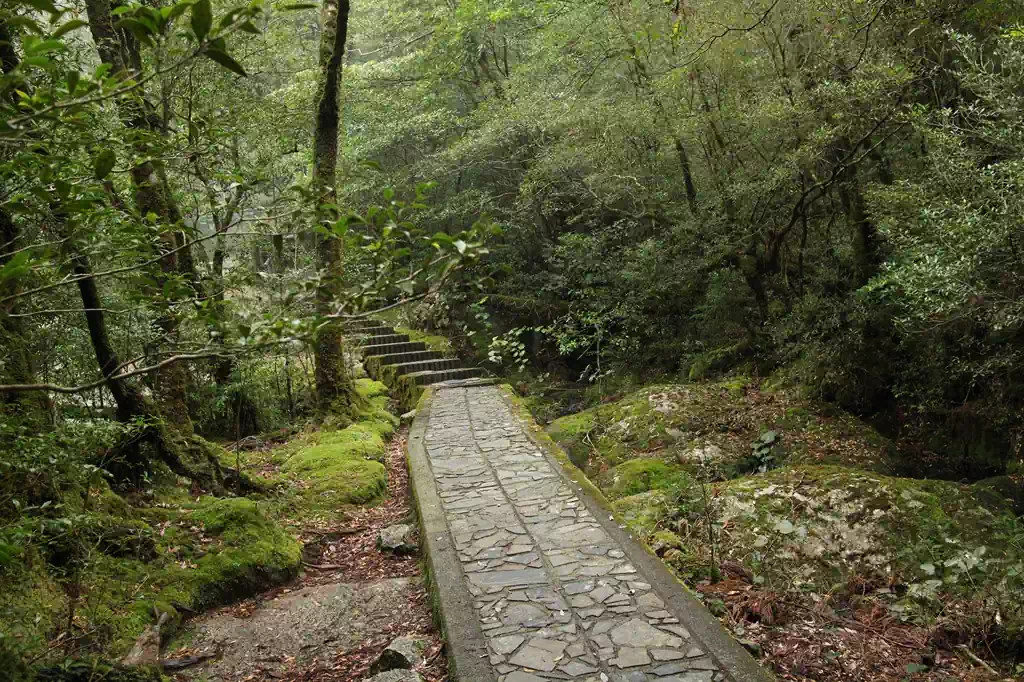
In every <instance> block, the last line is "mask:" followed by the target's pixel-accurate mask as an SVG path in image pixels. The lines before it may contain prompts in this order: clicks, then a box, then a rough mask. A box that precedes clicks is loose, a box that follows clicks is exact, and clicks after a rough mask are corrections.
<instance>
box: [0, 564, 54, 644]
mask: <svg viewBox="0 0 1024 682" xmlns="http://www.w3.org/2000/svg"><path fill="white" fill-rule="evenodd" d="M7 553H8V557H9V558H10V561H9V562H8V563H7V564H6V566H0V586H2V587H0V651H2V650H4V649H6V651H7V652H8V655H16V656H18V657H22V658H25V659H31V658H35V657H36V656H37V655H39V654H40V653H42V652H43V651H45V650H46V644H47V641H48V640H49V638H50V637H52V636H53V634H55V632H56V628H57V621H58V619H59V618H60V617H61V615H62V614H64V613H65V611H64V592H63V590H62V589H61V588H60V585H58V584H57V581H56V580H54V579H53V577H52V576H51V575H50V574H49V573H48V572H47V570H46V565H45V562H44V561H43V558H42V556H41V555H40V554H39V553H38V552H37V551H36V550H34V549H33V548H31V547H30V546H28V547H27V546H23V545H22V546H19V545H7Z"/></svg>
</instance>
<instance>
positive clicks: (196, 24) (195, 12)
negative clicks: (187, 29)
mask: <svg viewBox="0 0 1024 682" xmlns="http://www.w3.org/2000/svg"><path fill="white" fill-rule="evenodd" d="M212 26H213V10H212V9H210V0H198V2H196V3H195V4H194V5H192V32H193V33H195V34H196V39H197V40H203V39H204V38H206V36H207V35H208V34H209V33H210V27H212Z"/></svg>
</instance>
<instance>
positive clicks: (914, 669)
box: [906, 663, 928, 675]
mask: <svg viewBox="0 0 1024 682" xmlns="http://www.w3.org/2000/svg"><path fill="white" fill-rule="evenodd" d="M927 670H928V666H926V665H921V664H920V663H907V667H906V671H907V674H909V675H913V674H914V673H923V672H926V671H927Z"/></svg>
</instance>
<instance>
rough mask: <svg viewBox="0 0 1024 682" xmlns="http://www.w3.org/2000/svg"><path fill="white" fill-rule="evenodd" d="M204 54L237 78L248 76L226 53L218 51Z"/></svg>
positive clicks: (209, 51) (208, 51)
mask: <svg viewBox="0 0 1024 682" xmlns="http://www.w3.org/2000/svg"><path fill="white" fill-rule="evenodd" d="M205 54H206V56H207V57H209V58H210V59H212V60H213V61H215V62H217V63H218V64H220V65H221V66H223V67H224V68H225V69H228V70H229V71H234V72H235V73H237V74H238V75H239V76H248V75H249V74H247V73H246V72H245V69H243V68H242V65H241V64H239V63H238V62H236V61H235V60H234V59H233V58H232V57H231V55H229V54H228V53H227V52H221V51H220V50H207V51H206V53H205Z"/></svg>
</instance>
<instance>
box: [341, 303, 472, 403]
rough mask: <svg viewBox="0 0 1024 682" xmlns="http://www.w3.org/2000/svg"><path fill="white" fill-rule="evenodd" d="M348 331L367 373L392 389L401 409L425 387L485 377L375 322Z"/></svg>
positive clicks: (363, 322) (355, 324)
mask: <svg viewBox="0 0 1024 682" xmlns="http://www.w3.org/2000/svg"><path fill="white" fill-rule="evenodd" d="M349 329H350V334H351V335H352V336H353V337H354V339H355V341H356V344H358V346H359V350H360V351H361V352H362V356H363V367H364V368H366V373H367V374H369V375H370V377H371V378H373V379H376V380H377V381H381V382H383V383H385V384H386V385H387V386H388V387H389V388H391V389H392V391H393V392H395V393H396V394H397V395H398V396H399V398H400V401H401V402H402V403H403V407H409V406H410V404H415V401H416V399H418V398H419V394H420V393H421V392H422V387H424V386H429V385H431V384H439V383H441V382H445V381H455V380H462V379H474V378H477V377H482V376H483V375H484V370H482V369H480V368H479V367H465V366H464V365H463V364H462V363H461V362H460V361H459V360H456V359H454V358H448V357H445V356H444V354H443V353H440V352H438V351H435V350H430V349H429V348H427V345H426V344H425V343H423V342H422V341H410V340H409V336H408V334H398V333H396V332H395V330H394V328H392V327H388V326H386V325H384V324H382V323H380V322H378V321H376V320H363V321H360V322H356V323H353V325H352V326H350V327H349Z"/></svg>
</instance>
